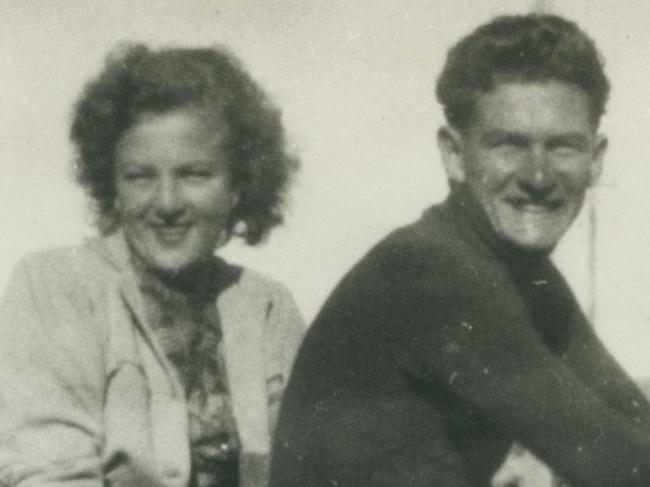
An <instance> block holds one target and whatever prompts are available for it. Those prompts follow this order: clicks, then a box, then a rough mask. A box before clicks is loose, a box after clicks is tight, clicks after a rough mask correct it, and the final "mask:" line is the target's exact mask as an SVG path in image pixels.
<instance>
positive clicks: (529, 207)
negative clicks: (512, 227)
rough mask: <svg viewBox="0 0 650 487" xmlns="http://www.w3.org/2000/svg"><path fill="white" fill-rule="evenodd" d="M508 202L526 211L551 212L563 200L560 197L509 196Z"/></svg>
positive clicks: (559, 205)
mask: <svg viewBox="0 0 650 487" xmlns="http://www.w3.org/2000/svg"><path fill="white" fill-rule="evenodd" d="M506 203H508V204H509V205H510V206H512V207H513V208H514V209H515V210H517V211H522V212H525V213H550V212H552V211H555V210H557V209H558V208H560V207H561V206H562V201H560V200H558V199H549V200H542V201H538V200H531V199H528V198H509V199H506Z"/></svg>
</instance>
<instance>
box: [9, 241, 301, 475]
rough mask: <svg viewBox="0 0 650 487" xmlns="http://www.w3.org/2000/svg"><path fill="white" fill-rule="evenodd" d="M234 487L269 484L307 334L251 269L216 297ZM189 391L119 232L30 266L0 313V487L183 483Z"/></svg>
mask: <svg viewBox="0 0 650 487" xmlns="http://www.w3.org/2000/svg"><path fill="white" fill-rule="evenodd" d="M216 307H217V311H218V313H219V315H220V321H221V326H222V329H223V346H224V354H225V358H226V366H227V376H228V381H229V386H230V391H231V396H232V404H233V413H234V416H235V419H236V421H237V428H238V433H239V437H240V442H241V454H240V485H241V486H242V487H257V486H263V485H266V482H267V469H268V465H267V464H268V453H269V449H270V442H271V434H272V431H273V429H274V426H275V418H276V416H277V412H278V407H279V401H280V397H281V393H282V390H283V388H284V385H285V383H286V381H287V377H288V374H289V371H290V369H291V365H292V362H293V357H294V355H295V352H296V349H297V347H298V345H299V344H300V341H301V339H302V336H303V333H304V330H305V326H304V323H303V321H302V319H301V317H300V314H299V312H298V310H297V308H296V306H295V304H294V302H293V299H292V297H291V295H290V294H289V293H288V291H287V290H286V289H285V288H284V287H282V286H281V285H279V284H277V283H275V282H272V281H270V280H268V279H266V278H263V277H261V276H259V275H257V274H255V273H253V272H251V271H249V270H243V272H242V273H241V275H240V278H239V280H238V282H236V283H235V284H233V285H232V286H230V287H229V288H227V289H226V290H224V291H223V292H222V293H221V294H220V295H219V296H218V298H217V302H216ZM187 426H188V425H187V410H186V404H185V397H184V391H183V387H182V385H181V383H180V382H179V379H178V377H177V374H176V372H175V370H174V368H173V365H172V364H171V363H170V362H169V360H168V359H167V357H166V356H165V354H164V352H163V351H162V349H161V347H160V345H159V343H158V342H157V340H156V337H155V333H154V331H153V330H152V328H151V326H150V325H149V324H148V323H147V320H146V316H145V312H144V306H143V302H142V295H141V293H140V290H139V287H138V284H137V281H136V277H135V274H134V272H133V270H132V268H131V266H130V265H129V263H128V249H127V245H126V242H125V240H124V237H123V235H122V234H121V233H119V232H118V233H116V234H114V235H113V236H111V237H108V238H105V239H102V240H95V241H92V242H90V243H88V244H87V245H84V246H82V247H77V248H69V249H58V250H49V251H45V252H41V253H37V254H34V255H31V256H29V257H27V258H26V259H24V260H23V261H22V262H21V263H20V264H19V266H18V267H17V269H16V271H15V272H14V275H13V277H12V278H11V280H10V284H9V286H8V288H7V290H6V292H5V295H4V297H3V299H2V301H1V303H0V485H2V486H5V485H21V486H23V485H25V486H26V485H30V486H32V485H39V486H69V487H73V486H74V487H81V486H84V487H86V486H87V487H91V486H92V487H99V486H103V485H113V486H155V485H164V486H170V487H172V486H174V487H175V486H179V487H181V486H185V485H187V483H188V479H189V475H190V454H189V440H188V430H187Z"/></svg>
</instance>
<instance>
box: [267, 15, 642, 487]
mask: <svg viewBox="0 0 650 487" xmlns="http://www.w3.org/2000/svg"><path fill="white" fill-rule="evenodd" d="M608 89H609V85H608V81H607V79H606V77H605V75H604V73H603V71H602V65H601V63H600V60H599V56H598V53H597V51H596V49H595V47H594V45H593V43H592V41H591V40H590V39H589V38H588V37H586V35H585V34H584V33H583V32H582V31H581V30H579V28H578V27H577V26H576V25H575V24H573V23H571V22H568V21H566V20H564V19H562V18H560V17H557V16H552V15H539V14H534V15H527V16H512V17H500V18H497V19H495V20H493V21H492V22H490V23H488V24H486V25H484V26H481V27H479V28H478V29H477V30H476V31H474V32H473V33H472V34H470V35H469V36H467V37H466V38H464V39H462V40H461V41H460V42H459V43H458V44H457V45H456V46H455V47H453V48H452V49H451V51H450V52H449V55H448V58H447V62H446V65H445V67H444V70H443V72H442V74H441V76H440V78H439V80H438V85H437V95H438V99H439V101H440V103H441V104H442V105H443V107H444V111H445V116H446V118H447V121H448V126H446V127H443V128H442V129H440V131H439V146H440V150H441V155H442V160H443V163H444V166H445V170H446V172H447V176H448V179H449V182H450V188H451V190H450V195H449V197H448V199H447V200H446V201H445V202H444V203H443V204H441V205H438V206H434V207H432V208H430V209H429V210H427V211H426V212H425V213H424V215H423V216H422V218H421V219H420V220H419V221H418V222H416V223H415V224H413V225H410V226H407V227H405V228H402V229H399V230H397V231H396V232H394V233H392V234H391V235H390V236H388V237H387V238H386V239H385V240H383V241H382V242H380V243H379V244H378V245H377V246H376V247H374V248H373V249H372V250H371V251H370V252H369V254H368V255H366V256H365V257H364V258H363V259H362V260H361V262H360V263H359V264H357V266H356V267H355V268H354V269H353V270H352V271H351V272H350V273H349V274H348V275H347V276H346V277H345V278H344V279H343V281H342V282H341V283H340V284H339V286H338V288H337V289H336V290H335V291H334V293H333V294H332V296H331V297H330V298H329V300H328V301H327V303H326V304H325V306H324V307H323V309H322V310H321V312H320V314H319V315H318V317H317V318H316V321H315V323H314V325H313V326H312V328H311V329H310V331H309V333H308V336H307V338H306V340H305V341H304V343H303V346H302V349H301V351H300V353H299V355H298V358H297V361H296V363H295V366H294V372H293V375H292V379H291V380H290V383H289V386H288V389H287V391H286V395H285V398H284V405H283V410H282V413H281V417H280V421H279V425H278V429H277V436H276V441H275V449H274V454H273V455H274V456H273V465H272V486H274V487H294V486H301V487H312V486H338V487H342V486H394V487H403V486H407V487H415V486H423V487H424V486H437V487H446V486H449V487H464V486H487V485H490V479H491V478H492V476H493V475H494V473H495V471H496V470H497V468H498V467H499V465H500V464H501V462H502V461H503V459H504V457H505V456H506V454H507V452H508V450H509V448H510V447H511V445H512V444H513V442H515V441H517V442H519V443H521V444H523V445H524V446H525V447H526V448H528V449H529V450H530V451H532V452H533V453H534V454H535V455H536V456H538V457H539V458H541V459H542V460H544V461H545V462H546V463H547V464H548V465H549V466H550V467H551V468H552V469H553V470H554V471H556V472H557V473H559V474H560V475H561V476H562V477H563V478H564V479H565V480H566V481H567V482H568V483H569V484H570V485H572V486H573V487H579V486H589V487H596V486H607V487H625V486H645V485H650V406H649V405H648V403H647V402H646V401H645V399H644V398H643V396H642V395H641V393H640V392H639V390H638V389H637V388H636V387H635V385H634V384H633V383H632V381H631V380H630V379H629V378H628V377H627V376H626V374H625V373H624V372H623V371H622V370H621V369H620V368H619V366H618V365H617V364H616V362H615V361H614V359H613V358H612V357H611V356H610V355H609V354H608V353H607V351H606V350H605V349H604V348H603V345H602V344H601V343H600V342H599V340H598V339H597V338H596V336H595V335H594V333H593V331H592V330H591V328H590V326H589V324H588V323H587V320H586V318H585V317H584V315H583V313H582V311H581V310H580V309H579V306H578V304H577V303H576V300H575V298H574V297H573V295H572V293H571V291H570V290H569V288H568V286H567V284H566V282H565V281H564V280H563V278H562V277H561V276H560V274H559V273H558V271H557V270H556V269H555V268H554V266H553V265H552V264H551V262H550V261H549V258H548V255H549V253H550V252H551V251H552V250H553V248H554V247H555V245H556V244H557V242H558V241H559V240H560V239H561V238H562V236H563V235H564V233H565V232H566V230H567V229H568V228H569V226H570V225H571V223H572V222H573V220H574V218H575V217H576V215H577V214H578V212H579V210H580V208H581V206H582V204H583V200H584V197H585V193H586V191H587V189H588V188H589V187H590V186H591V185H592V184H593V183H594V182H595V181H596V180H597V178H598V176H599V174H600V168H601V161H602V158H603V154H604V152H605V149H606V145H607V143H606V139H605V138H604V137H603V136H602V135H599V134H598V131H597V130H598V125H599V121H600V117H601V115H602V114H603V112H604V107H605V101H606V98H607V94H608Z"/></svg>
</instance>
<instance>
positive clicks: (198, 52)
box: [70, 44, 299, 245]
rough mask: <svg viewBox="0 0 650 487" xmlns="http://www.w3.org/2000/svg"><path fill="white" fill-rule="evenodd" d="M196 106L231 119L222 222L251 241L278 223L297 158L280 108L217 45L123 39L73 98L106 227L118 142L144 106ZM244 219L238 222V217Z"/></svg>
mask: <svg viewBox="0 0 650 487" xmlns="http://www.w3.org/2000/svg"><path fill="white" fill-rule="evenodd" d="M187 107H196V108H198V109H201V110H202V111H204V112H206V113H208V114H209V115H212V114H213V115H214V116H215V117H216V119H217V120H222V121H223V122H225V125H226V126H227V127H228V129H227V136H226V141H225V143H224V150H225V151H226V154H227V156H228V160H229V162H230V168H229V169H230V175H231V184H232V186H233V189H234V190H236V191H237V192H238V194H239V201H238V203H237V205H236V206H235V208H233V210H232V213H231V218H230V220H229V223H228V226H227V230H228V232H229V234H230V235H233V234H234V235H237V236H240V237H242V238H243V239H244V240H245V241H246V243H248V244H250V245H254V244H256V243H259V242H260V241H262V240H263V239H264V237H266V236H267V234H268V233H269V231H270V230H271V229H272V228H273V227H274V226H276V225H278V224H280V223H282V221H283V214H282V211H283V209H284V199H285V195H286V191H287V187H288V185H289V182H290V181H291V179H292V176H293V174H294V172H295V171H296V170H297V168H298V165H299V163H298V160H297V159H296V158H295V157H293V156H291V155H290V154H289V153H288V152H287V148H286V141H285V134H284V129H283V127H282V123H281V115H280V111H279V110H278V109H277V108H275V107H274V106H273V105H272V104H271V103H270V102H269V100H268V98H267V96H266V95H265V94H264V93H263V92H262V90H261V89H260V87H259V86H258V85H257V84H256V83H255V82H254V81H253V80H252V79H251V77H250V76H249V75H248V74H247V72H246V71H245V70H244V68H243V67H242V66H241V65H240V63H239V62H238V61H237V60H236V59H235V58H234V57H233V56H232V55H231V54H229V53H228V52H227V51H226V50H224V49H223V48H221V47H213V48H203V49H185V48H166V49H161V50H156V51H154V50H150V49H149V48H147V47H146V46H144V45H140V44H136V45H124V46H121V47H118V48H116V49H115V50H114V51H113V52H112V53H111V54H110V55H109V56H108V58H107V60H106V63H105V67H104V70H103V71H102V73H101V74H100V75H99V77H98V78H97V79H95V80H93V81H91V82H90V83H89V84H88V85H87V86H86V88H85V90H84V92H83V94H82V96H81V98H80V100H79V101H78V102H77V104H76V107H75V108H76V110H75V113H74V120H73V123H72V128H71V134H70V135H71V139H72V141H73V142H74V143H75V144H76V147H77V159H76V162H75V170H76V176H77V180H78V181H79V182H80V183H81V185H82V186H83V187H84V188H85V189H86V190H87V192H88V193H89V194H90V196H91V197H92V198H93V200H94V201H95V203H96V211H97V214H98V217H99V218H98V224H99V227H100V230H101V231H102V232H103V233H110V232H111V231H113V230H114V229H115V228H117V226H119V221H118V217H117V215H116V212H115V198H116V185H115V146H116V144H117V143H118V141H119V140H120V137H121V136H122V135H123V134H124V132H125V131H126V130H127V129H129V127H131V126H132V125H133V123H134V122H135V121H136V119H137V117H138V116H139V115H141V114H142V113H145V112H148V113H152V112H153V113H165V112H168V111H170V110H175V109H181V108H187ZM242 223H243V225H242Z"/></svg>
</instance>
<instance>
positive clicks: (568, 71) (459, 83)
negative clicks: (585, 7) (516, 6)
mask: <svg viewBox="0 0 650 487" xmlns="http://www.w3.org/2000/svg"><path fill="white" fill-rule="evenodd" d="M546 80H558V81H564V82H568V83H572V84H574V85H576V86H578V87H580V88H582V89H583V90H585V93H586V94H587V96H588V98H589V105H590V107H589V108H590V111H591V117H592V121H593V123H594V124H595V125H596V126H597V125H598V123H599V121H600V117H601V116H602V114H603V113H604V112H605V104H606V102H607V97H608V94H609V82H608V81H607V78H606V76H605V73H604V71H603V62H602V60H601V58H600V55H599V53H598V51H597V49H596V46H595V45H594V42H593V41H592V40H591V39H590V38H589V37H588V36H587V35H586V34H585V33H584V32H583V31H582V30H580V28H579V27H578V26H577V25H576V24H575V23H573V22H570V21H568V20H566V19H563V18H562V17H558V16H556V15H548V14H528V15H513V16H501V17H497V18H495V19H494V20H492V21H491V22H489V23H487V24H484V25H482V26H480V27H478V28H477V29H476V30H475V31H474V32H472V33H471V34H469V35H468V36H467V37H465V38H463V39H461V40H460V41H459V42H458V43H457V44H456V45H455V46H453V47H452V48H451V49H450V51H449V54H448V56H447V61H446V63H445V66H444V68H443V70H442V73H441V74H440V77H439V78H438V83H437V87H436V95H437V98H438V101H439V102H440V104H441V105H442V106H443V107H444V112H445V117H446V118H447V122H448V123H449V124H450V125H452V126H454V127H456V128H457V129H460V130H465V129H467V128H468V126H469V124H470V123H471V121H472V117H473V115H474V109H475V105H476V100H477V97H478V96H479V95H480V94H482V93H486V92H488V91H490V90H491V89H493V88H494V87H495V84H496V83H498V82H502V81H523V82H532V81H546Z"/></svg>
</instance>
